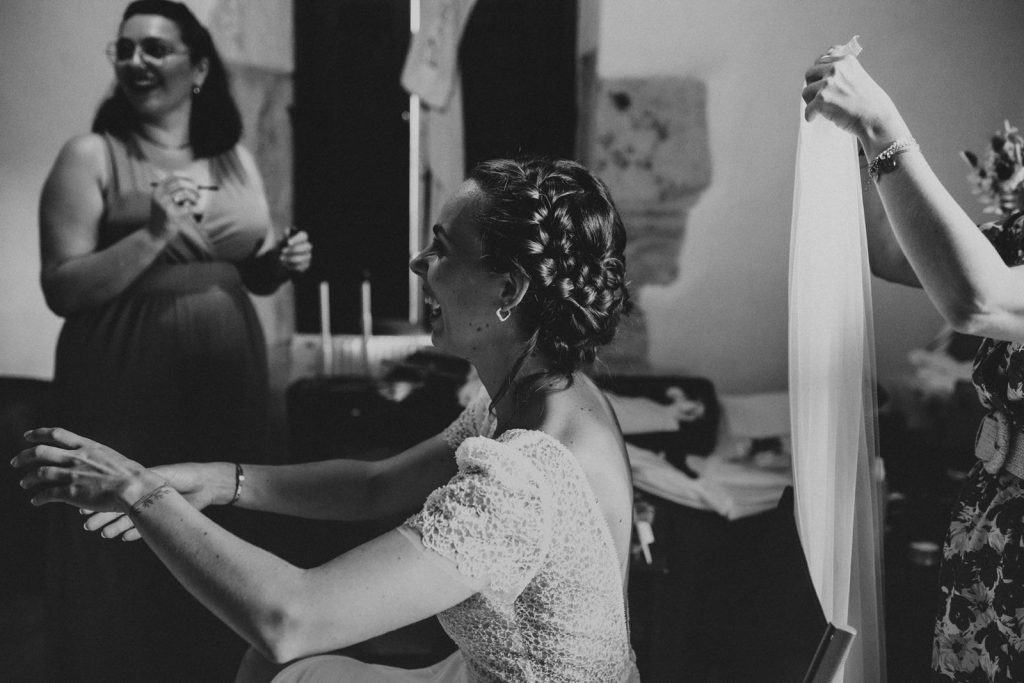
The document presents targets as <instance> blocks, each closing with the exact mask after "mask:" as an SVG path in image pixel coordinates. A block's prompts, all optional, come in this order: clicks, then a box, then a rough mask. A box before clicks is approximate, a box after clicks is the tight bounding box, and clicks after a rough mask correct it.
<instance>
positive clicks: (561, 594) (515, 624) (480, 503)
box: [402, 395, 635, 683]
mask: <svg viewBox="0 0 1024 683" xmlns="http://www.w3.org/2000/svg"><path fill="white" fill-rule="evenodd" d="M483 398H484V399H486V395H484V397H483ZM493 427H494V425H493V420H491V419H490V415H489V414H488V413H487V403H486V401H485V400H478V401H477V402H475V403H473V404H471V405H470V406H469V407H468V408H467V409H466V410H465V411H464V412H463V414H462V415H461V416H460V417H459V419H458V420H456V422H455V423H453V424H452V426H451V427H449V428H448V430H446V433H445V436H446V438H447V439H448V440H449V443H452V444H453V445H457V448H456V462H457V464H458V474H456V476H455V477H454V478H452V479H451V481H449V482H448V483H447V484H446V485H444V486H442V487H441V488H439V489H437V490H436V491H434V492H433V493H432V494H431V495H430V496H429V498H428V499H427V502H426V504H425V505H424V508H423V510H422V511H420V512H419V513H417V514H416V515H414V516H412V517H411V518H409V519H408V520H407V521H406V522H405V524H404V525H403V527H402V530H403V532H404V533H415V534H416V535H418V536H419V537H420V538H421V539H422V541H423V546H424V547H426V548H427V549H428V552H430V551H432V552H433V553H436V556H440V557H442V558H444V559H445V560H447V561H449V562H452V563H454V564H455V566H456V567H457V569H458V573H459V574H460V575H464V576H466V577H471V578H474V579H480V578H483V579H484V580H485V582H486V585H487V587H486V588H485V589H484V590H482V591H481V592H479V593H477V594H475V595H473V596H472V597H470V598H468V599H467V600H465V601H463V602H462V603H460V604H458V605H456V606H454V607H452V608H450V609H448V610H445V611H444V612H442V613H440V614H439V615H438V619H439V620H440V622H441V624H442V626H444V628H445V630H446V631H447V632H448V634H449V635H450V636H451V637H452V639H453V640H454V641H455V642H456V643H457V644H458V646H459V648H460V649H461V651H462V654H463V656H464V657H465V659H466V662H467V667H468V669H469V673H470V676H471V679H472V680H474V681H545V682H554V683H558V682H570V681H579V682H581V683H582V682H584V681H586V682H587V683H596V682H598V681H622V680H626V679H628V678H629V677H630V676H635V668H634V666H633V661H632V650H631V648H630V645H629V636H628V630H627V625H626V615H625V605H624V600H623V598H624V596H623V590H622V575H621V571H620V568H619V562H618V558H617V555H616V553H615V550H614V543H613V541H612V536H611V532H610V531H609V528H608V526H607V523H606V521H605V519H604V517H603V516H602V514H601V510H600V508H599V507H598V503H597V499H596V497H595V495H594V493H593V490H592V489H591V487H590V485H589V482H588V481H587V479H586V475H585V474H584V472H583V469H582V467H581V466H580V464H579V463H578V462H577V460H576V458H575V457H574V456H573V455H572V453H571V452H570V451H569V450H568V449H566V448H565V446H563V445H562V444H561V443H559V442H558V441H557V440H555V439H554V438H552V437H551V436H548V435H547V434H545V433H543V432H538V431H530V430H510V431H507V432H505V433H503V434H502V435H501V436H500V437H499V438H497V439H492V438H488V437H487V436H479V434H481V433H484V434H489V433H493Z"/></svg>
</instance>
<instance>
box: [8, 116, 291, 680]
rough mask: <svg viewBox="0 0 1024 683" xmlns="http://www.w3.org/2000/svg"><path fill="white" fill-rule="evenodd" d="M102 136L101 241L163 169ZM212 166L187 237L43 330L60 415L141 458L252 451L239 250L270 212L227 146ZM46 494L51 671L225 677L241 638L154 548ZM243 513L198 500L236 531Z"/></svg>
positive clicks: (259, 397)
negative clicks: (116, 291) (52, 351)
mask: <svg viewBox="0 0 1024 683" xmlns="http://www.w3.org/2000/svg"><path fill="white" fill-rule="evenodd" d="M106 143H107V150H108V158H109V161H110V166H109V171H108V178H109V181H108V186H107V187H106V188H104V215H103V219H102V221H101V223H100V225H99V236H98V240H99V244H98V248H99V249H103V248H106V247H108V246H110V245H111V244H113V243H115V242H117V241H118V240H120V239H122V238H123V237H124V236H125V235H127V234H129V233H131V232H134V231H136V230H140V229H144V226H145V225H146V224H147V223H148V221H149V215H150V195H151V193H152V189H151V186H150V184H151V183H152V182H154V181H156V180H158V178H159V177H160V176H161V173H162V172H161V171H160V169H157V168H156V167H155V166H153V165H152V164H151V163H150V162H149V161H148V160H147V159H146V158H145V157H144V156H143V154H142V151H141V149H140V148H139V147H138V145H137V144H136V143H135V142H134V141H133V140H132V139H129V140H128V141H127V142H124V141H121V140H119V139H116V138H114V137H111V136H106ZM210 173H211V176H212V177H211V180H212V182H213V183H214V184H216V185H217V186H218V187H219V189H218V190H217V191H216V192H212V193H211V194H210V196H209V198H208V200H207V203H206V206H205V207H204V212H203V214H202V217H201V218H200V219H199V224H198V231H197V232H198V237H199V239H198V240H197V239H185V238H183V237H178V238H176V239H174V240H173V241H172V242H171V243H170V244H168V245H167V247H166V248H165V249H164V250H163V252H161V254H160V255H159V256H158V257H157V260H156V262H154V263H153V264H152V265H151V266H150V267H149V268H148V269H147V270H146V271H144V272H143V273H142V274H141V275H140V276H139V277H138V278H137V279H136V281H135V282H134V283H133V284H132V285H131V286H130V287H129V288H128V289H127V290H126V291H125V292H123V293H122V294H121V295H120V296H118V297H117V298H116V299H113V300H111V301H109V302H107V303H105V304H101V305H99V306H96V307H94V308H91V309H87V310H83V311H80V312H76V313H73V314H71V315H69V316H68V317H67V318H66V320H65V321H64V326H63V328H62V330H61V334H60V338H59V340H58V343H57V355H56V368H55V378H54V380H55V385H56V388H57V390H58V394H59V397H60V406H59V410H60V414H59V423H60V424H61V425H62V426H65V427H67V428H69V429H71V430H72V431H74V432H77V433H79V434H82V435H83V436H87V437H89V438H92V439H95V440H97V441H99V442H101V443H104V444H107V445H109V446H111V447H112V448H115V449H117V450H118V451H120V452H121V453H124V454H125V455H126V456H128V457H130V458H132V459H134V460H137V461H139V462H141V463H142V464H144V465H147V466H152V465H159V464H161V463H169V462H182V461H217V460H236V461H245V462H259V461H260V459H261V456H260V453H261V452H262V449H263V448H264V441H265V440H264V432H263V429H264V426H265V425H266V421H267V419H266V418H267V382H268V380H267V374H268V368H267V359H266V347H265V341H264V337H263V332H262V329H261V327H260V323H259V319H258V318H257V315H256V311H255V309H254V308H253V305H252V302H251V301H250V300H249V295H248V293H247V291H246V289H245V288H244V286H243V285H242V282H241V279H240V276H239V271H238V268H237V264H240V263H243V262H246V261H247V260H248V259H250V258H251V257H252V256H253V255H254V253H255V252H256V250H257V249H259V248H260V246H261V245H262V244H263V243H264V240H267V239H272V226H271V222H270V214H269V210H268V208H267V204H266V200H265V198H264V196H263V193H262V184H261V181H260V179H259V178H258V177H254V176H253V173H249V172H247V171H246V165H245V164H244V163H243V162H242V161H241V159H240V157H239V153H238V152H237V151H235V150H233V151H230V152H228V153H226V154H223V155H221V156H219V157H215V158H212V159H210ZM48 507H49V508H50V509H49V510H48V514H49V521H50V535H49V536H50V537H49V548H48V553H47V555H48V557H47V561H48V571H49V576H48V584H49V588H48V591H47V592H48V597H49V599H50V601H51V603H52V606H51V613H50V618H49V620H48V623H49V624H50V625H51V627H52V632H51V640H52V645H53V647H54V649H55V651H56V653H57V657H56V658H55V660H56V661H55V662H54V664H55V666H56V667H57V672H56V678H55V680H60V681H62V682H68V681H87V682H91V681H142V680H146V681H154V680H156V681H175V682H180V681H204V680H231V677H232V675H233V673H234V670H235V669H236V668H237V665H238V661H239V659H240V658H241V656H242V654H243V653H244V650H245V645H244V642H243V641H242V640H241V639H240V638H238V636H236V635H235V634H234V633H232V632H231V631H230V630H229V629H228V628H227V627H226V626H224V625H223V624H222V623H221V622H220V621H219V620H218V619H217V618H215V617H213V616H212V615H211V614H210V613H209V612H207V610H205V609H204V608H202V607H201V606H200V605H199V603H198V602H197V601H196V600H195V599H193V598H192V597H191V596H190V595H189V594H188V593H187V592H186V591H185V590H184V589H183V588H182V587H181V586H180V585H179V584H178V583H177V582H176V581H175V580H174V578H173V577H172V576H171V574H170V573H169V572H168V571H167V569H166V568H165V567H164V566H163V565H162V564H161V563H160V561H159V560H158V559H157V558H156V556H155V555H154V554H153V553H152V551H150V550H149V549H148V548H146V547H145V546H144V544H141V543H114V542H111V541H107V540H105V539H102V538H100V537H99V536H98V535H97V534H90V533H86V532H85V531H83V530H82V521H83V518H82V516H81V515H79V514H78V512H77V510H75V509H73V508H70V507H67V506H48ZM218 515H220V516H218ZM243 515H244V512H240V511H236V510H227V511H224V512H219V511H214V512H211V516H217V519H218V521H221V522H225V521H226V522H227V524H228V526H229V527H230V528H232V529H233V530H234V531H236V532H238V531H240V529H239V525H238V519H239V517H241V516H243ZM0 678H2V676H0Z"/></svg>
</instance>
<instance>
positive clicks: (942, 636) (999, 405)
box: [932, 212, 1024, 682]
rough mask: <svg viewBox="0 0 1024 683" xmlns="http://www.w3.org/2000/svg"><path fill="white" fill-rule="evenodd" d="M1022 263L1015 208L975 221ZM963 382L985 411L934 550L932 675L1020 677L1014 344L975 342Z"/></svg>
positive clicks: (1017, 349) (1021, 361) (1019, 385)
mask: <svg viewBox="0 0 1024 683" xmlns="http://www.w3.org/2000/svg"><path fill="white" fill-rule="evenodd" d="M981 229H982V231H983V233H984V234H985V236H986V237H988V238H989V240H990V241H991V242H992V244H993V246H995V248H996V250H997V251H998V252H999V254H1000V256H1001V257H1002V258H1003V260H1004V261H1005V262H1006V264H1007V265H1010V266H1016V265H1020V264H1022V263H1024V212H1018V213H1015V214H1012V215H1010V216H1007V217H1006V218H1004V219H1002V220H1000V221H996V222H994V223H990V224H987V225H984V226H982V228H981ZM973 380H974V384H975V387H976V388H977V390H978V397H979V398H980V400H981V403H982V404H983V405H984V406H985V408H986V409H987V410H988V411H989V412H988V415H987V416H986V417H985V419H984V420H983V421H982V424H981V426H980V428H979V430H978V436H977V442H976V445H975V454H976V455H977V457H978V461H977V462H976V463H975V464H974V466H973V467H972V468H971V471H970V473H969V474H968V477H967V480H966V481H965V483H964V486H963V488H962V490H961V491H960V495H959V496H958V499H957V502H956V504H955V505H954V509H953V511H952V516H951V520H950V525H949V530H948V532H947V535H946V540H945V544H944V547H943V559H942V567H941V569H940V576H939V601H938V602H939V604H938V613H937V618H936V622H935V634H934V641H933V646H932V670H933V674H932V680H934V681H949V682H952V681H1024V433H1022V432H1024V344H1022V343H1019V342H1007V341H999V340H995V339H985V340H984V341H983V342H982V344H981V346H980V348H979V349H978V353H977V355H976V356H975V359H974V371H973Z"/></svg>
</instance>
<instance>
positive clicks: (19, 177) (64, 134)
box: [0, 0, 213, 378]
mask: <svg viewBox="0 0 1024 683" xmlns="http://www.w3.org/2000/svg"><path fill="white" fill-rule="evenodd" d="M212 3H213V0H193V1H192V2H189V3H188V4H189V5H190V6H191V7H192V9H193V11H195V12H196V14H197V16H199V17H200V19H203V18H204V17H205V16H206V15H207V14H208V12H209V9H210V7H211V6H212ZM127 4H128V3H127V2H126V1H124V0H74V2H66V1H65V0H2V5H0V65H2V66H0V207H2V210H0V374H3V375H23V376H29V377H44V378H48V377H51V376H52V374H53V352H54V347H55V345H56V341H57V333H58V332H59V330H60V323H61V320H60V318H58V317H57V316H55V315H53V314H52V313H50V311H49V310H48V309H47V308H46V304H45V303H44V302H43V295H42V293H41V292H40V289H39V246H38V234H39V233H38V220H37V215H38V205H39V193H40V191H41V189H42V186H43V181H44V180H45V178H46V174H47V173H48V172H49V170H50V166H51V165H52V164H53V160H54V159H55V158H56V156H57V152H58V151H59V150H60V147H61V145H62V144H63V143H64V141H65V140H67V139H68V138H70V137H71V136H72V135H75V134H78V133H82V132H85V131H87V130H88V129H89V124H90V123H91V122H92V116H93V114H94V113H95V110H96V107H97V106H98V105H99V103H100V101H101V99H102V98H103V96H104V95H105V94H106V92H107V89H108V87H109V86H110V84H111V82H112V79H113V76H112V72H111V68H110V63H109V62H108V61H107V58H106V56H105V55H104V52H103V51H104V48H105V46H106V45H107V43H109V42H110V41H111V40H113V39H114V37H115V34H116V32H117V26H118V23H119V21H120V19H121V13H122V12H123V11H124V8H125V6H126V5H127Z"/></svg>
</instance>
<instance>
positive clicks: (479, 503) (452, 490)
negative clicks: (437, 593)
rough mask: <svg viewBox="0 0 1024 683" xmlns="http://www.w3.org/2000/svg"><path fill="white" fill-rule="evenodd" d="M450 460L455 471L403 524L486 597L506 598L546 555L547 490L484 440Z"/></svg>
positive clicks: (518, 461) (531, 469)
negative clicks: (480, 584) (478, 582)
mask: <svg viewBox="0 0 1024 683" xmlns="http://www.w3.org/2000/svg"><path fill="white" fill-rule="evenodd" d="M456 461H457V463H458V465H459V472H458V474H456V475H455V477H453V478H452V480H451V481H449V482H448V483H447V484H446V485H444V486H442V487H441V488H439V489H437V490H436V491H434V492H433V493H432V494H430V496H429V497H428V498H427V502H426V504H425V505H424V506H423V510H421V511H420V512H419V513H417V514H415V515H413V516H412V517H410V518H409V519H408V520H406V522H405V524H404V525H403V527H404V528H405V529H411V530H413V531H415V532H416V533H417V534H418V535H419V536H420V537H421V538H422V541H423V546H424V547H426V548H427V549H429V550H431V551H433V552H435V553H437V554H438V555H440V556H441V557H443V558H445V559H446V560H449V561H450V562H452V563H453V564H454V565H455V567H456V568H457V569H458V571H459V573H460V574H463V575H465V576H467V577H470V578H473V579H484V580H485V581H486V583H487V586H488V588H489V590H488V592H489V593H491V594H494V595H496V596H503V597H504V598H505V599H508V600H511V599H514V598H515V596H517V595H518V594H519V593H520V592H521V591H522V590H523V588H525V587H526V584H528V583H529V582H530V579H532V578H533V576H534V575H535V574H536V573H537V570H538V569H539V568H540V566H541V564H542V562H543V560H544V558H545V557H546V556H547V552H548V546H549V544H550V537H551V519H550V517H551V515H550V513H549V507H550V505H551V503H552V501H551V497H550V493H549V488H548V486H547V484H546V482H545V480H544V478H543V476H542V475H541V473H540V471H539V470H537V468H536V467H535V466H534V465H533V464H531V463H530V462H529V461H527V460H526V459H524V458H522V457H520V456H519V455H518V453H517V452H516V451H515V449H513V448H511V447H510V446H507V445H505V444H500V443H498V442H496V441H493V440H491V439H486V438H482V437H477V438H470V439H467V440H466V441H465V442H464V443H463V444H462V445H461V446H460V447H459V449H458V451H457V453H456Z"/></svg>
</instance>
